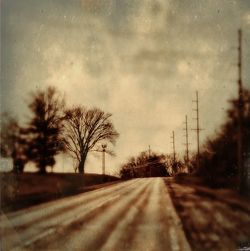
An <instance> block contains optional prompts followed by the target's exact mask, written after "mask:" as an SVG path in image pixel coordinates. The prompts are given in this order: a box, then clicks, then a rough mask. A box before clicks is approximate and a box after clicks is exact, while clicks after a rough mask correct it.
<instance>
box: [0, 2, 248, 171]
mask: <svg viewBox="0 0 250 251" xmlns="http://www.w3.org/2000/svg"><path fill="white" fill-rule="evenodd" d="M249 9H250V6H249V4H247V3H246V1H238V2H235V1H233V0H230V1H215V0H209V1H196V0H193V1H173V0H169V1H165V0H157V1H156V0H155V1H153V0H142V1H134V0H133V1H132V0H127V1H122V0H93V1H87V0H84V1H83V0H79V1H78V0H75V1H66V0H61V1H59V0H55V1H49V0H44V1H38V0H37V1H35V4H34V0H33V1H31V0H20V1H11V0H10V1H5V2H4V4H3V13H4V15H3V22H2V36H1V44H2V51H3V53H2V55H1V57H2V62H3V65H2V72H3V74H2V79H1V82H2V91H3V92H2V93H3V94H2V104H3V107H4V109H9V110H12V111H13V112H14V113H16V114H19V115H20V118H21V120H23V121H24V120H25V118H26V117H25V116H23V114H27V113H28V110H27V105H26V103H25V102H24V101H25V99H27V93H28V92H29V91H30V90H35V89H36V88H37V87H44V86H47V85H55V86H57V87H58V88H59V89H60V90H62V91H63V92H64V93H65V95H66V97H67V101H68V104H69V105H73V104H81V105H86V106H88V107H92V106H97V107H100V108H101V109H103V110H105V111H107V112H111V113H112V114H113V121H114V124H115V127H116V128H117V130H118V131H119V133H120V135H121V136H120V139H119V141H118V142H117V145H116V147H115V150H116V153H117V157H116V158H114V159H112V158H110V159H109V161H110V162H109V163H110V167H109V170H110V171H111V170H115V168H116V167H117V166H119V165H120V163H122V162H123V161H124V160H125V159H126V158H128V156H130V155H134V154H136V152H139V151H142V150H144V149H147V147H148V145H149V144H150V145H151V147H152V149H153V150H154V149H155V150H157V151H162V152H164V151H166V152H171V144H170V143H169V142H170V139H169V137H170V134H171V132H172V130H175V131H176V137H177V142H176V145H177V149H178V151H182V150H183V145H182V142H183V140H184V139H183V138H182V137H181V135H182V134H183V132H182V127H183V125H182V123H183V121H184V118H185V115H186V114H187V115H188V117H189V122H190V128H191V127H193V126H195V125H194V123H193V120H191V118H192V117H194V116H195V115H194V113H193V111H192V108H193V107H192V105H193V104H192V99H194V95H195V91H196V90H199V94H200V108H201V123H202V126H203V127H205V129H206V130H205V131H204V132H203V133H202V140H204V139H205V137H206V136H207V135H210V134H211V133H213V132H214V130H215V128H217V127H218V126H219V125H220V124H221V123H222V121H223V119H224V115H225V109H226V108H227V106H228V99H230V98H231V97H232V95H233V94H234V93H236V89H237V83H236V80H237V67H236V66H235V65H236V63H237V50H236V49H233V48H234V47H236V46H237V29H238V28H239V27H240V26H242V27H243V29H244V33H243V34H244V36H243V37H244V41H243V43H244V44H243V46H244V47H243V48H244V51H246V53H245V54H244V58H243V59H244V64H243V66H244V67H245V68H244V69H243V70H244V84H245V85H249V83H250V74H249V72H247V71H246V70H245V69H246V68H247V65H249V64H250V59H249V57H248V56H247V55H248V54H247V53H248V52H247V46H246V45H247V43H248V42H247V41H248V40H249V38H250V33H249V31H248V30H249V29H248V30H247V29H246V28H245V27H248V26H249ZM10 97H14V98H10ZM215 114H216V116H215ZM191 135H193V136H194V134H191ZM191 143H193V145H192V148H193V149H195V138H192V139H191ZM99 162H100V160H99V159H98V158H96V157H92V156H90V157H89V159H88V163H87V170H88V171H91V170H94V171H98V170H99V166H100V163H99ZM67 163H69V164H68V165H72V164H70V163H71V162H70V161H69V162H67ZM60 166H62V160H61V161H60V160H59V161H58V166H57V168H58V170H60Z"/></svg>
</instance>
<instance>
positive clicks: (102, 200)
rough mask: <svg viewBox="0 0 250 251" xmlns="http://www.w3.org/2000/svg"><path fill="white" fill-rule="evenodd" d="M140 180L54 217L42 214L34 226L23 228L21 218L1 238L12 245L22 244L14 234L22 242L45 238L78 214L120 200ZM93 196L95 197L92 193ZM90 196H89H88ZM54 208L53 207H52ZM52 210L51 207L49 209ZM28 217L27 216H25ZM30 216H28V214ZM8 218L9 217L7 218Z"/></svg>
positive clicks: (69, 222) (75, 219)
mask: <svg viewBox="0 0 250 251" xmlns="http://www.w3.org/2000/svg"><path fill="white" fill-rule="evenodd" d="M137 182H139V183H140V181H133V182H131V183H129V184H127V186H122V188H120V189H113V190H114V192H113V193H111V192H112V191H111V192H110V191H109V192H108V193H105V194H104V195H105V196H103V193H102V192H101V194H100V196H98V198H97V199H96V200H93V201H91V202H89V203H84V204H82V201H84V199H83V200H81V203H80V205H78V207H75V208H74V210H73V211H69V212H67V211H66V212H64V211H62V212H61V214H57V213H56V212H55V214H56V216H54V215H55V214H54V213H53V218H51V217H50V215H49V216H48V217H47V216H46V214H45V215H43V216H42V220H41V221H40V224H37V222H32V224H34V225H32V227H31V226H30V225H28V226H25V228H24V229H22V225H21V224H22V219H21V218H20V219H19V220H20V222H19V228H16V229H17V230H18V231H17V230H16V231H11V232H9V235H6V234H3V233H2V236H1V238H5V239H6V240H7V241H8V239H9V242H11V246H15V245H17V244H18V243H19V244H20V241H19V240H11V237H12V235H13V234H15V235H16V234H19V235H20V236H21V239H22V242H23V243H28V244H29V243H31V242H32V241H33V240H36V239H39V238H44V237H45V236H46V233H47V234H48V235H49V234H51V233H52V232H54V231H55V229H56V228H57V226H58V225H60V226H62V225H64V226H67V225H69V224H71V222H73V221H77V220H78V217H77V215H79V214H80V215H83V214H84V213H85V214H88V213H89V212H90V211H91V210H93V209H95V208H98V207H101V206H102V205H104V204H107V203H109V204H111V203H112V201H115V200H119V197H120V196H122V195H123V194H124V195H125V194H128V193H130V192H131V190H132V189H134V187H135V186H136V183H137ZM93 193H94V195H96V192H95V191H94V192H93ZM90 196H91V197H93V196H92V195H91V194H90ZM77 197H79V196H77ZM82 197H84V198H85V194H82ZM88 197H89V196H88ZM48 206H50V205H48ZM52 210H53V208H52ZM49 211H51V209H50V210H49ZM25 217H26V216H25ZM27 217H28V216H27ZM7 220H8V219H7ZM10 223H11V219H10ZM10 228H11V224H10V226H9V229H10Z"/></svg>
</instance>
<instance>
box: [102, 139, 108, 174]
mask: <svg viewBox="0 0 250 251" xmlns="http://www.w3.org/2000/svg"><path fill="white" fill-rule="evenodd" d="M106 148H107V145H106V144H103V145H102V174H103V175H105V153H106Z"/></svg>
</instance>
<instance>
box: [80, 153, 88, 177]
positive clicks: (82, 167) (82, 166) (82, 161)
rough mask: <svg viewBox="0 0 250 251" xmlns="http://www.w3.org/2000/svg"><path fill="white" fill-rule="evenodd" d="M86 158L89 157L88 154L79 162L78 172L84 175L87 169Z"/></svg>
mask: <svg viewBox="0 0 250 251" xmlns="http://www.w3.org/2000/svg"><path fill="white" fill-rule="evenodd" d="M86 157H87V154H86V155H83V156H82V157H81V160H80V162H79V165H78V172H79V173H81V174H84V168H85V160H86Z"/></svg>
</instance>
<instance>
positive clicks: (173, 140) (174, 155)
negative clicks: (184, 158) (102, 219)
mask: <svg viewBox="0 0 250 251" xmlns="http://www.w3.org/2000/svg"><path fill="white" fill-rule="evenodd" d="M171 139H172V141H171V143H172V144H173V159H174V161H173V166H174V168H175V167H176V166H175V165H176V153H175V136H174V131H173V133H172V136H171ZM176 171H177V170H176Z"/></svg>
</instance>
